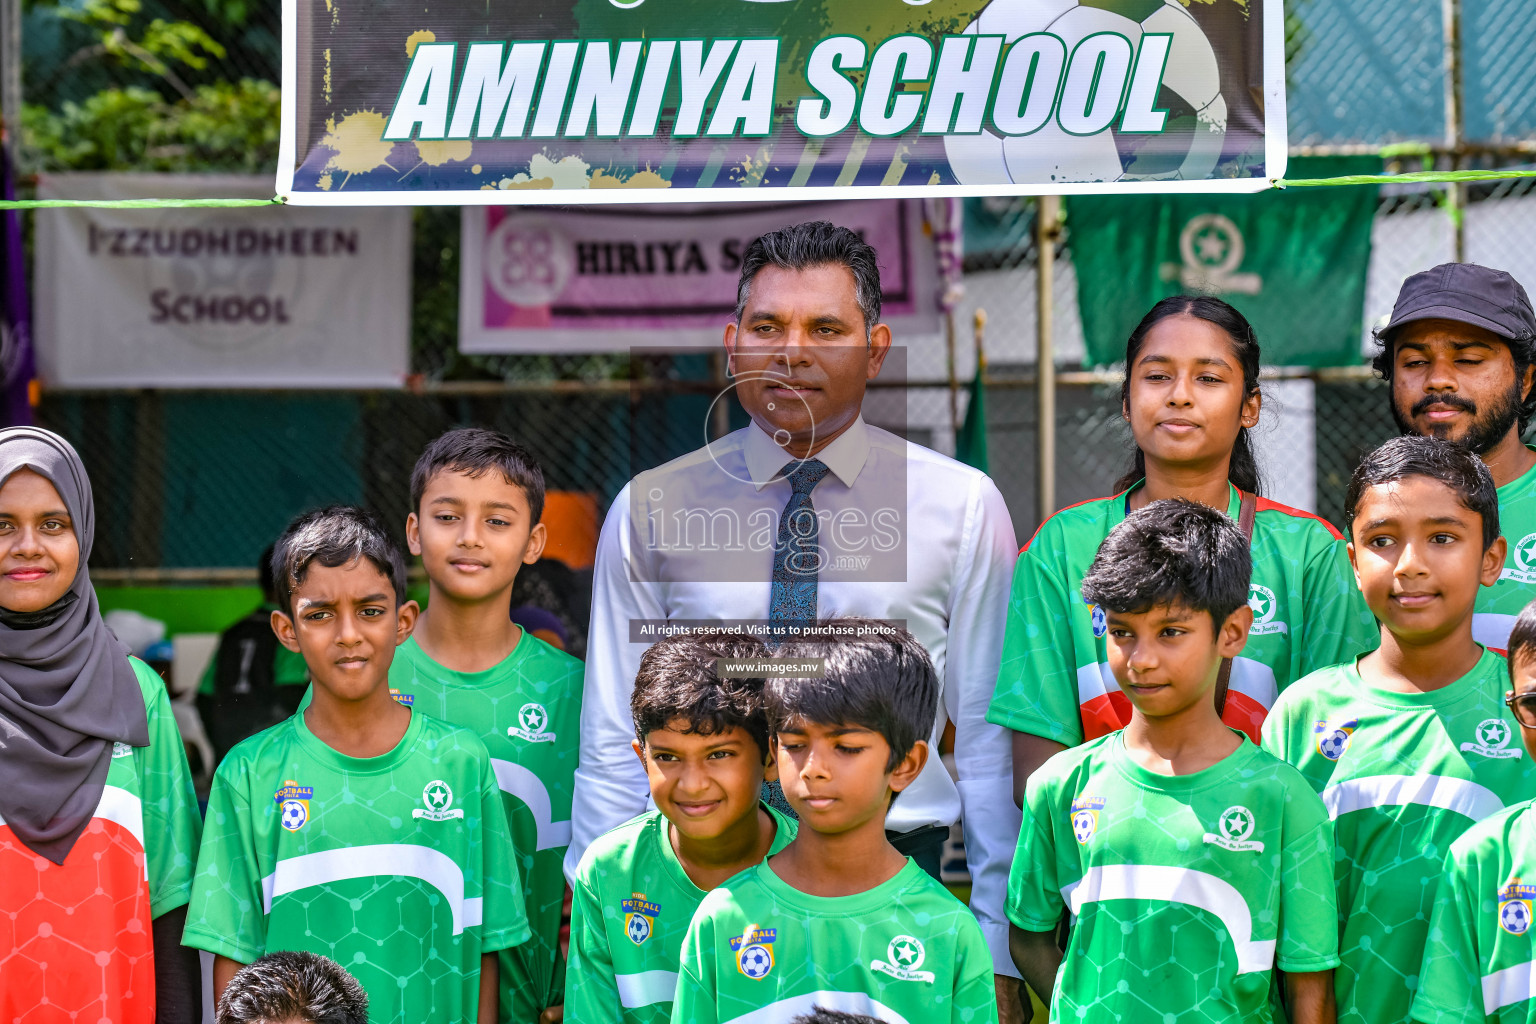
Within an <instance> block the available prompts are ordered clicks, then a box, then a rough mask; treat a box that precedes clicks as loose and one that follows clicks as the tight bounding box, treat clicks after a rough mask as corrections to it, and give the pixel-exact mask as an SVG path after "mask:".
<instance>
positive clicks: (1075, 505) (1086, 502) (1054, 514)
mask: <svg viewBox="0 0 1536 1024" xmlns="http://www.w3.org/2000/svg"><path fill="white" fill-rule="evenodd" d="M1125 493H1126V492H1125V491H1121V492H1120V493H1119V494H1107V495H1105V496H1103V497H1101V498H1085V499H1083V500H1082V501H1079V502H1074V503H1073V504H1071V505H1068V506H1067V507H1066V508H1059V509H1057V510H1056V511H1055V512H1052V513H1051V514H1050V515H1048V516H1046V517H1045V521H1044V522H1042V523H1041V524H1040V525H1039V526H1037V527H1035V532H1034V534H1033V535H1031V536H1030V538H1029V540H1028V541H1026V542H1025V544H1024V546H1023V547H1021V548H1019V554H1021V555H1022V554H1023V553H1024V552H1026V551H1028V550H1029V546H1030V545H1031V544H1033V543H1034V542H1035V538H1036V537H1038V536H1040V531H1041V530H1043V529H1045V524H1046V523H1048V522H1050V521H1051V520H1052V519H1055V518H1056V517H1057V516H1059V515H1061V514H1063V513H1065V512H1070V511H1072V510H1073V509H1075V508H1082V507H1083V506H1084V505H1092V504H1093V503H1094V502H1096V501H1113V500H1114V499H1116V498H1123V497H1125ZM1261 500H1262V499H1261Z"/></svg>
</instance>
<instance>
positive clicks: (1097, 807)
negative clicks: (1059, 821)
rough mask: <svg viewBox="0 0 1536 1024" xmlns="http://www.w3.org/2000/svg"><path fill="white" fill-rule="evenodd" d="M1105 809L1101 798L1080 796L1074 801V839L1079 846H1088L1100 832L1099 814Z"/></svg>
mask: <svg viewBox="0 0 1536 1024" xmlns="http://www.w3.org/2000/svg"><path fill="white" fill-rule="evenodd" d="M1103 809H1104V798H1103V797H1101V796H1080V797H1078V798H1077V799H1076V800H1073V801H1072V837H1073V838H1074V839H1076V840H1077V841H1078V844H1079V845H1082V846H1087V845H1088V841H1089V840H1090V839H1092V838H1093V837H1094V835H1095V834H1096V833H1097V832H1098V831H1099V812H1100V811H1102V810H1103Z"/></svg>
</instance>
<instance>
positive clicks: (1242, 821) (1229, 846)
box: [1204, 804, 1264, 853]
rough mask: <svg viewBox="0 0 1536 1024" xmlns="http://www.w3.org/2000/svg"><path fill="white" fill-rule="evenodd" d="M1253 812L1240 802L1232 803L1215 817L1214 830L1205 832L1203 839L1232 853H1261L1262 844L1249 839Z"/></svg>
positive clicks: (1251, 831) (1262, 850) (1262, 849)
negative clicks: (1219, 815)
mask: <svg viewBox="0 0 1536 1024" xmlns="http://www.w3.org/2000/svg"><path fill="white" fill-rule="evenodd" d="M1254 824H1255V822H1254V817H1253V812H1252V811H1251V810H1249V809H1248V808H1246V807H1244V806H1243V805H1242V804H1233V805H1232V806H1231V807H1228V808H1227V809H1226V810H1224V811H1222V812H1221V817H1219V818H1217V819H1216V831H1215V832H1207V833H1206V834H1205V836H1204V841H1205V842H1207V843H1210V844H1211V845H1212V846H1219V847H1221V848H1222V849H1223V850H1231V851H1232V852H1233V853H1263V852H1264V844H1263V843H1262V842H1260V841H1258V840H1256V839H1250V838H1249V837H1250V836H1252V835H1253V829H1254Z"/></svg>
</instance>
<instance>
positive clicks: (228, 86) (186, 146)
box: [22, 78, 278, 173]
mask: <svg viewBox="0 0 1536 1024" xmlns="http://www.w3.org/2000/svg"><path fill="white" fill-rule="evenodd" d="M277 135H278V89H277V86H275V85H273V84H272V83H271V82H263V81H259V80H257V79H252V78H244V79H241V80H240V81H238V82H219V83H216V84H213V85H199V86H197V87H196V88H195V89H193V90H192V94H191V96H189V97H183V98H179V99H176V100H174V101H170V100H167V99H165V98H164V97H163V96H161V95H160V94H159V93H157V92H155V91H153V90H150V89H146V88H143V87H141V86H128V87H127V88H111V89H103V90H102V91H101V92H98V93H96V94H95V95H94V96H90V97H88V98H87V99H86V100H84V101H83V102H81V103H74V102H70V101H66V102H65V103H64V104H63V107H62V109H60V110H58V111H52V110H49V109H48V108H46V107H43V106H36V105H29V106H27V107H26V108H25V110H24V111H23V113H22V136H23V139H24V140H25V144H26V149H27V153H26V157H27V162H28V163H30V164H33V165H35V166H37V167H39V168H41V169H45V170H72V171H107V170H112V171H122V170H136V171H244V172H249V173H263V172H267V171H270V170H271V168H272V167H273V165H274V164H275V163H276V162H277Z"/></svg>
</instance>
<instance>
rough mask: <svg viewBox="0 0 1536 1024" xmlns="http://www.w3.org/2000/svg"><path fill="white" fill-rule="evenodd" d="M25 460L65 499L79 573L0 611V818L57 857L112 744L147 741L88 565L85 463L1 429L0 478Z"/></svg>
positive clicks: (55, 440)
mask: <svg viewBox="0 0 1536 1024" xmlns="http://www.w3.org/2000/svg"><path fill="white" fill-rule="evenodd" d="M23 468H25V469H30V470H32V471H33V472H34V473H37V474H39V475H41V476H44V477H47V478H48V480H49V482H50V483H52V484H53V486H54V489H55V490H57V491H58V492H59V497H60V498H62V499H63V501H64V508H65V510H66V511H67V512H68V513H69V516H70V519H72V520H73V521H74V527H75V537H76V539H77V540H78V541H79V543H80V570H79V572H78V573H77V574H76V576H75V580H74V582H73V583H71V584H70V587H69V590H68V591H67V592H66V593H65V594H64V596H63V597H61V598H59V600H57V601H55V602H54V603H53V604H52V605H50V606H48V607H47V608H44V609H43V610H42V611H38V612H13V611H9V610H6V609H3V608H0V818H4V820H5V823H6V824H7V825H9V826H11V831H12V832H14V833H15V835H16V838H18V839H20V840H21V841H22V842H23V843H25V844H26V845H27V846H28V847H29V848H31V849H32V850H33V851H34V852H36V853H38V854H41V855H42V856H44V857H47V858H48V859H49V860H51V861H53V862H54V863H55V864H62V863H64V858H65V857H67V856H69V851H70V850H71V849H72V848H73V847H74V845H75V840H76V839H78V838H80V833H81V832H82V831H84V830H85V826H86V824H87V823H88V822H89V821H90V820H91V816H92V815H93V814H95V812H96V806H97V804H99V803H100V802H101V791H102V787H103V786H104V785H105V784H106V779H107V769H108V768H109V767H110V766H111V763H112V744H113V743H114V742H121V743H127V744H129V745H130V746H135V747H147V746H149V724H148V723H147V722H146V721H145V715H144V696H143V693H142V692H141V691H140V690H139V683H138V679H137V678H135V676H134V672H133V666H132V665H131V664H130V663H129V661H128V650H127V648H125V647H124V646H123V645H122V643H121V642H120V641H119V640H118V639H117V638H116V637H115V636H113V635H112V633H111V631H110V630H108V629H107V624H106V623H105V622H103V621H102V618H101V611H100V609H99V608H98V607H97V604H96V591H95V589H94V588H93V587H92V586H91V577H90V573H89V572H87V571H86V562H87V561H88V560H89V559H90V557H91V543H92V540H93V539H94V537H95V534H96V510H95V507H94V506H93V504H92V502H91V481H90V479H89V478H87V477H86V475H85V466H84V465H82V464H81V462H80V456H79V455H77V454H76V453H75V449H74V448H73V447H71V446H70V443H69V442H68V441H66V440H64V439H63V438H62V437H60V436H59V435H57V434H54V433H52V432H50V431H47V430H42V429H39V428H36V427H9V428H7V429H4V430H0V485H3V484H4V481H6V480H9V479H10V478H11V475H12V474H13V473H15V472H16V471H17V470H19V469H23Z"/></svg>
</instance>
